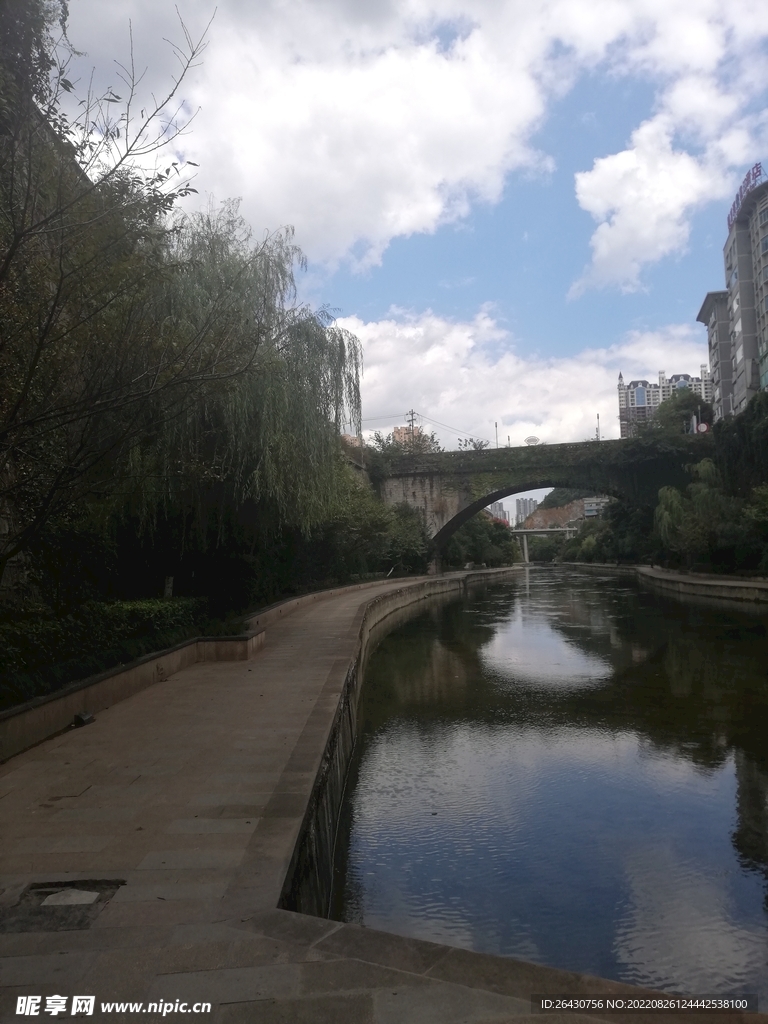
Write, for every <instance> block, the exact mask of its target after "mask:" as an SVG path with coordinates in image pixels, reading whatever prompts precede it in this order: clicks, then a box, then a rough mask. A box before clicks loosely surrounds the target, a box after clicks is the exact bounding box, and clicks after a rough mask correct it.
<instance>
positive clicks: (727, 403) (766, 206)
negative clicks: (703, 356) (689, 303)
mask: <svg viewBox="0 0 768 1024" xmlns="http://www.w3.org/2000/svg"><path fill="white" fill-rule="evenodd" d="M723 263H724V267H725V291H723V292H709V293H708V294H707V296H706V298H705V299H704V303H703V305H702V307H701V309H700V310H699V315H698V317H697V318H696V319H697V320H698V321H699V322H700V323H703V324H706V326H707V335H708V343H709V362H710V366H711V368H712V377H713V380H714V384H715V395H714V401H713V404H714V407H715V419H722V418H723V417H724V416H730V415H738V413H740V412H743V410H744V409H745V408H746V407H747V403H748V402H749V400H750V399H751V398H752V396H753V395H755V394H756V393H757V392H758V391H760V390H768V179H766V177H765V176H764V174H763V167H762V164H755V165H754V167H752V168H751V169H750V170H749V171H748V173H747V176H746V177H745V178H744V181H743V182H742V184H741V188H740V189H739V191H738V193H737V195H736V198H735V200H734V202H733V206H732V207H731V211H730V213H729V214H728V238H727V239H726V242H725V246H724V248H723Z"/></svg>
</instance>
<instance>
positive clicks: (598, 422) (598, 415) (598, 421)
mask: <svg viewBox="0 0 768 1024" xmlns="http://www.w3.org/2000/svg"><path fill="white" fill-rule="evenodd" d="M595 437H596V438H597V440H598V441H599V440H600V413H598V414H597V430H596V431H595Z"/></svg>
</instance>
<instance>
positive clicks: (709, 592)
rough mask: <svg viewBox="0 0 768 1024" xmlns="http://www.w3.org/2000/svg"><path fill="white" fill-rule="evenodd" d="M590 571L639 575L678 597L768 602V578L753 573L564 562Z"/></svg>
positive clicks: (608, 563) (651, 585)
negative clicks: (723, 574) (729, 573)
mask: <svg viewBox="0 0 768 1024" xmlns="http://www.w3.org/2000/svg"><path fill="white" fill-rule="evenodd" d="M558 564H560V565H567V566H568V567H569V568H572V569H583V570H585V571H586V572H611V573H619V574H621V575H632V576H635V577H636V578H637V579H638V580H640V582H641V583H643V584H645V585H646V586H648V587H650V588H652V589H654V590H658V591H661V592H663V593H666V594H669V595H670V596H674V597H696V598H699V597H704V598H709V599H710V600H715V601H718V602H721V601H742V602H750V603H753V604H754V603H768V579H766V578H764V577H749V576H721V575H717V574H716V573H703V572H685V571H681V570H676V569H662V568H661V567H660V566H657V565H617V564H616V563H615V562H561V563H558Z"/></svg>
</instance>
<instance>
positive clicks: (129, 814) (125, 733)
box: [0, 570, 768, 1024]
mask: <svg viewBox="0 0 768 1024" xmlns="http://www.w3.org/2000/svg"><path fill="white" fill-rule="evenodd" d="M511 571H512V572H516V571H518V570H511ZM494 576H495V574H494V573H492V572H488V573H487V574H486V573H476V574H469V573H458V574H455V575H453V576H448V577H438V578H430V579H428V580H426V579H420V580H409V581H398V582H389V583H384V582H382V583H377V584H375V585H373V586H370V587H367V588H349V589H343V590H340V591H338V592H336V593H334V594H333V595H332V596H330V597H328V596H326V597H316V598H314V599H312V600H309V599H307V600H304V601H302V603H300V604H297V606H296V607H295V608H294V609H293V610H292V611H290V612H288V611H286V610H285V609H284V610H283V611H282V612H277V611H276V610H274V609H272V610H270V611H269V612H268V614H269V616H270V617H269V618H268V620H267V621H266V622H265V621H264V619H263V618H262V619H261V621H260V623H259V627H262V626H266V628H267V631H268V642H267V643H266V644H264V646H263V648H262V649H261V650H260V651H259V652H258V654H257V656H255V657H253V658H250V659H238V660H227V661H196V662H195V663H194V664H189V665H187V666H186V667H185V668H181V669H180V670H179V671H177V672H176V673H175V674H174V675H172V676H170V677H169V678H167V679H164V680H159V681H157V682H156V683H154V684H153V685H148V686H146V687H145V688H144V689H142V690H140V691H139V692H136V693H134V694H133V695H132V696H129V697H127V698H126V699H124V700H120V701H117V702H116V703H114V704H112V705H111V706H110V707H108V708H106V709H105V710H103V711H102V712H100V713H99V714H97V715H96V720H95V722H94V723H93V724H91V725H89V726H88V727H87V728H82V729H75V730H71V731H67V732H64V733H61V734H60V735H58V736H55V737H52V738H50V739H48V740H45V741H44V742H42V743H39V744H38V745H37V746H36V747H34V748H32V749H30V750H27V751H25V752H24V753H21V754H19V755H18V756H16V757H13V758H11V759H10V760H9V761H8V762H7V763H6V764H4V765H2V766H0V834H2V836H3V842H2V844H0V986H2V992H1V993H0V1019H1V1020H14V1019H17V1016H16V1005H17V1002H16V1001H17V999H18V997H20V996H28V995H35V996H39V997H41V999H42V1005H43V1006H45V997H46V996H48V995H54V994H57V995H59V996H63V997H66V1000H67V1016H68V1017H69V1016H70V1015H71V1014H70V1011H71V1000H72V996H73V995H74V994H80V995H93V996H94V998H95V1003H96V1009H95V1012H94V1013H93V1015H92V1018H91V1019H93V1020H104V1021H119V1020H126V1021H128V1020H134V1019H135V1016H136V1015H135V1012H134V1013H129V1012H125V1013H119V1012H115V1011H114V1010H113V1011H112V1012H109V1011H107V1010H104V1011H102V1010H101V1005H102V1003H111V1002H113V1001H121V1002H123V1001H130V1002H132V1003H134V1004H139V1003H140V1004H142V1005H143V1007H144V1010H143V1012H144V1014H145V1017H146V1019H147V1020H154V1019H160V1017H159V1015H157V1016H154V1015H153V1014H152V1013H151V1012H149V1013H148V1012H147V1009H146V1008H147V1006H148V1004H150V1003H154V1004H157V1003H161V1004H163V1005H165V1006H168V1005H170V1007H171V1010H169V1011H166V1012H168V1013H169V1014H171V1013H175V1010H174V1008H175V1006H176V1003H177V1001H178V1002H179V1003H182V1002H183V1003H187V1004H188V1006H193V1005H194V1004H195V1003H210V1012H208V1013H204V1014H203V1015H201V1018H200V1019H204V1020H206V1021H212V1022H213V1024H240V1022H242V1024H245V1022H249V1024H251V1022H258V1024H277V1022H282V1024H287V1022H291V1024H322V1022H328V1024H330V1022H334V1024H395V1022H396V1024H430V1022H431V1024H459V1022H467V1024H469V1022H477V1024H480V1022H491V1021H493V1022H495V1024H502V1022H504V1021H512V1020H516V1021H521V1022H522V1021H523V1020H525V1019H526V1018H528V1017H529V1015H530V1013H531V996H532V995H533V994H534V993H537V994H542V995H554V994H563V993H571V994H572V995H574V996H578V995H581V996H589V997H590V998H592V999H599V998H600V997H606V996H608V995H611V994H613V995H615V996H625V997H635V996H640V995H642V994H643V993H642V992H641V991H640V990H638V989H636V988H633V987H632V986H629V985H622V984H618V983H616V982H610V981H606V980H604V979H599V978H588V977H585V976H583V975H578V974H574V973H570V972H566V971H559V970H555V969H552V968H548V967H542V966H539V965H535V964H531V963H526V962H523V961H520V960H513V959H509V958H505V957H496V956H488V955H485V954H480V953H472V952H470V951H468V950H463V949H457V948H453V947H450V946H445V945H440V944H438V943H431V942H421V941H416V940H412V939H407V938H403V937H400V936H396V935H390V934H386V933H383V932H378V931H376V930H374V929H367V928H360V927H357V926H355V925H351V924H341V923H339V922H336V921H330V920H327V919H324V918H321V917H314V916H311V915H309V914H301V913H296V912H293V911H289V910H286V909H282V908H280V907H279V906H278V904H279V902H280V900H281V898H282V897H284V896H285V894H286V891H288V892H291V891H296V889H295V888H294V887H295V886H298V887H299V888H300V887H301V884H302V883H301V879H300V877H299V874H300V871H301V870H303V868H301V867H300V866H301V865H302V864H303V865H307V872H308V881H311V879H309V875H311V873H312V872H313V871H314V872H315V874H316V876H317V879H318V880H319V881H320V882H322V870H323V869H322V865H321V864H319V865H316V866H314V867H313V866H312V859H311V853H312V850H311V846H307V844H306V843H305V837H306V833H307V826H308V825H309V826H310V827H311V822H312V821H313V820H315V819H314V817H313V815H315V811H316V810H318V809H319V816H318V820H320V819H322V816H323V815H328V816H329V818H328V821H330V817H332V815H333V801H332V800H330V796H332V795H333V794H334V793H335V792H336V790H337V788H338V784H339V778H340V775H341V772H342V770H343V761H344V757H345V756H346V753H345V751H347V750H348V738H349V737H348V736H347V739H344V735H345V731H346V732H348V733H349V734H350V735H351V734H352V730H353V729H354V704H355V697H356V693H357V688H358V687H359V683H360V680H361V676H362V671H363V667H364V661H365V656H366V653H367V652H368V651H370V650H371V648H372V646H373V645H374V644H375V642H376V638H377V635H379V634H378V633H377V631H385V630H386V629H388V628H390V627H391V626H393V625H394V624H396V623H397V622H398V621H399V617H400V616H401V615H403V614H407V613H408V609H410V610H411V611H413V610H415V609H417V608H418V607H419V605H420V603H421V602H423V601H426V600H427V599H428V598H429V597H439V596H441V595H442V596H443V597H444V598H448V597H449V596H451V595H453V596H456V595H457V594H458V593H460V592H461V590H463V588H464V587H466V586H471V585H473V583H474V582H477V583H481V582H484V581H485V580H493V579H494ZM471 577H473V578H474V579H472V578H471ZM361 590H362V592H361ZM324 791H325V792H327V793H328V796H327V797H326V796H324V795H323V793H324ZM334 799H337V797H334ZM320 827H322V828H327V827H328V825H327V824H326V825H322V826H318V828H320ZM297 866H298V867H299V874H297ZM286 879H288V880H289V881H288V884H286ZM78 887H79V888H80V889H83V888H85V889H88V890H89V891H94V892H96V893H97V894H98V898H97V899H96V901H95V902H94V903H93V904H91V905H88V906H85V907H84V906H81V905H76V904H73V905H60V906H55V907H51V906H43V899H44V898H47V895H48V894H49V893H50V892H51V891H52V890H55V889H56V888H62V889H67V888H75V889H77V888H78ZM305 891H309V888H307V889H306V890H305ZM592 1011H593V1016H594V1017H595V1018H596V1017H603V1019H604V1018H605V1014H601V1013H599V1012H598V1011H597V1009H596V1008H595V1007H594V1005H593V1007H592ZM139 1012H142V1011H141V1010H140V1011H139ZM161 1012H162V1011H161ZM39 1015H40V1016H41V1017H42V1016H43V1014H42V1012H41V1013H40V1014H39ZM608 1016H609V1018H610V1019H613V1020H626V1021H627V1024H629V1022H632V1024H643V1022H644V1021H645V1020H646V1019H647V1020H648V1021H649V1022H650V1021H651V1020H653V1022H654V1024H665V1021H666V1020H667V1019H668V1020H669V1022H670V1024H671V1022H672V1020H673V1019H675V1020H677V1019H679V1018H678V1017H674V1018H673V1017H669V1018H667V1017H666V1016H665V1014H663V1013H662V1014H659V1013H654V1014H652V1015H650V1016H648V1017H647V1018H646V1017H645V1015H644V1014H642V1013H640V1014H636V1013H630V1014H626V1015H621V1014H619V1015H616V1014H614V1015H608ZM697 1017H698V1018H700V1019H702V1020H703V1021H704V1022H706V1021H714V1020H718V1019H722V1020H723V1021H726V1020H727V1021H729V1022H732V1024H737V1022H739V1021H742V1022H743V1024H745V1022H746V1021H749V1022H750V1024H757V1022H758V1021H762V1022H765V1024H768V1017H765V1016H762V1017H755V1016H752V1015H750V1016H749V1017H747V1016H742V1015H740V1014H727V1015H722V1016H720V1017H719V1016H718V1015H717V1014H707V1013H702V1014H697ZM579 1019H580V1020H589V1019H590V1017H588V1016H586V1017H585V1016H584V1015H574V1014H572V1013H569V1014H565V1015H562V1016H560V1015H550V1016H549V1020H550V1022H551V1024H555V1022H557V1024H559V1022H560V1021H565V1020H568V1021H571V1022H575V1021H577V1020H579Z"/></svg>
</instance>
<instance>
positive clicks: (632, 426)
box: [618, 366, 714, 437]
mask: <svg viewBox="0 0 768 1024" xmlns="http://www.w3.org/2000/svg"><path fill="white" fill-rule="evenodd" d="M700 372H701V376H700V377H692V376H691V375H690V374H689V373H673V374H672V376H671V377H667V375H666V374H665V373H664V371H663V370H659V382H658V384H649V383H648V381H647V380H631V381H630V382H629V384H625V383H624V377H623V375H622V374H621V373H620V374H619V383H618V389H619V426H620V428H621V436H622V437H632V436H633V434H634V433H635V431H636V430H637V427H638V426H641V425H643V424H645V423H648V422H649V421H650V420H651V419H653V416H654V414H655V412H656V410H657V409H658V407H659V406H660V405H661V403H662V402H666V401H667V399H669V398H671V397H672V396H673V395H674V394H675V393H676V392H678V391H681V390H683V389H684V388H688V389H689V390H691V391H693V393H694V394H695V395H698V396H699V397H700V398H701V400H702V401H703V402H711V401H712V394H713V390H714V389H713V383H712V375H711V374H710V372H709V369H708V367H706V366H701V367H700Z"/></svg>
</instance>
